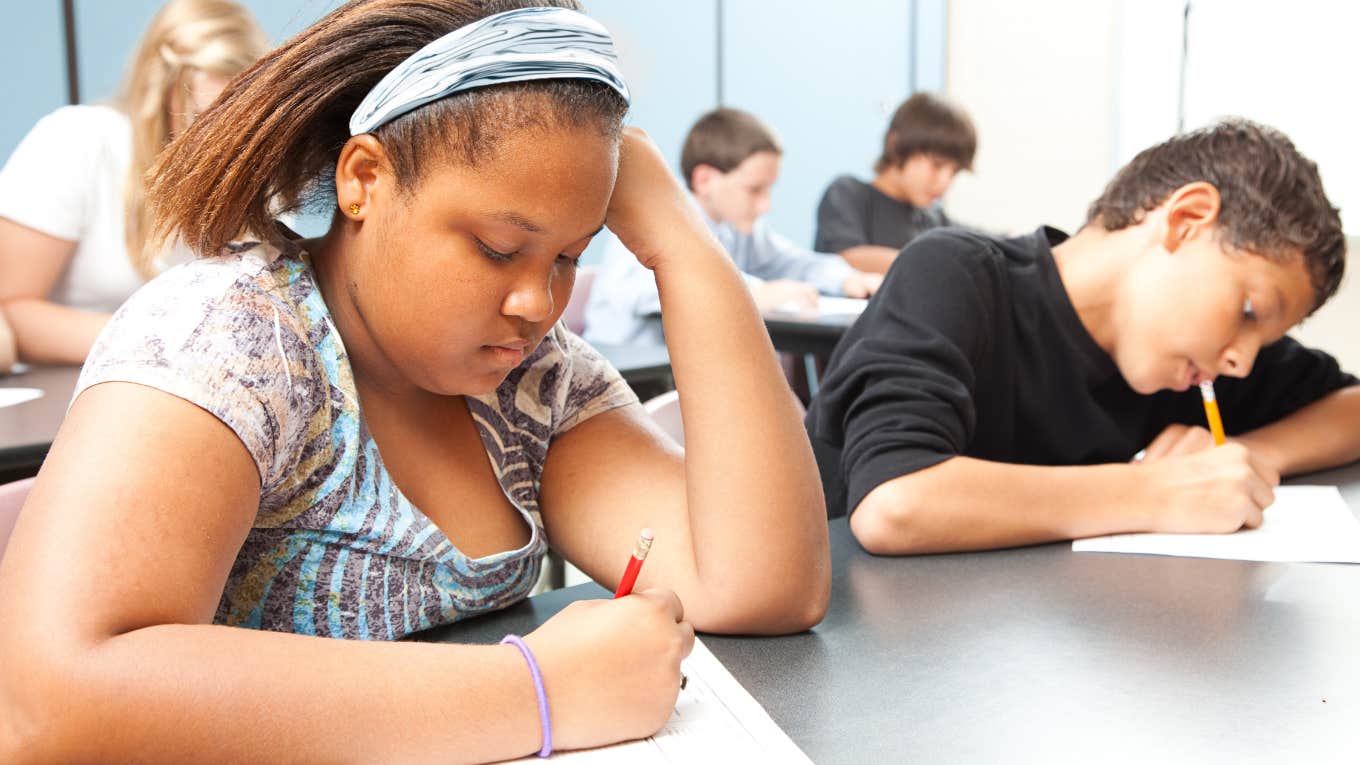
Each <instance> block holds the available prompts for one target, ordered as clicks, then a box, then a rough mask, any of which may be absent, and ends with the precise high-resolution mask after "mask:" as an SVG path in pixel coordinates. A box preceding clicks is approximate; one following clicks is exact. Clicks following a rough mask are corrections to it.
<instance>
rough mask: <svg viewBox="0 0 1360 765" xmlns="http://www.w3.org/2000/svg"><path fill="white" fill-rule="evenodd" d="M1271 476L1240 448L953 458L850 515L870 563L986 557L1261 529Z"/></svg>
mask: <svg viewBox="0 0 1360 765" xmlns="http://www.w3.org/2000/svg"><path fill="white" fill-rule="evenodd" d="M1278 481H1279V476H1278V475H1276V474H1274V473H1273V472H1272V471H1271V470H1270V469H1269V468H1268V467H1266V466H1264V465H1261V464H1259V462H1257V461H1256V460H1255V458H1254V457H1253V456H1252V455H1251V453H1250V452H1249V451H1248V450H1247V449H1246V448H1245V447H1243V446H1241V445H1229V446H1225V447H1223V448H1222V449H1217V450H1212V451H1209V452H1199V453H1197V454H1193V455H1187V456H1184V457H1176V458H1168V459H1165V460H1159V461H1157V462H1155V463H1149V464H1142V465H1140V464H1119V463H1115V464H1105V465H1082V466H1058V467H1054V466H1043V465H1015V464H1008V463H1001V462H989V461H986V460H979V459H974V458H971V457H952V458H950V459H947V460H945V461H944V462H941V463H939V464H937V465H935V466H933V467H930V468H926V469H925V470H921V471H918V472H914V473H909V474H907V475H904V476H899V477H897V478H894V479H892V480H890V481H886V482H884V483H882V484H879V485H878V486H877V487H876V488H874V489H873V490H872V491H870V492H869V493H868V494H867V495H865V497H864V499H863V500H862V501H861V502H860V503H859V505H858V507H857V508H856V509H855V511H854V513H853V514H852V515H851V516H850V529H851V531H852V532H853V533H854V534H855V537H856V539H858V540H859V542H860V544H861V545H863V546H864V548H865V549H866V550H868V551H869V552H871V553H874V554H876V555H910V554H920V553H940V552H959V551H964V550H990V549H996V548H1001V547H1015V546H1019V545H1029V544H1039V543H1042V542H1053V541H1057V540H1062V539H1078V538H1081V537H1089V536H1097V535H1101V534H1118V533H1125V532H1135V531H1161V532H1200V533H1213V532H1217V533H1230V532H1233V531H1236V530H1238V529H1240V528H1242V527H1243V526H1248V527H1254V526H1257V525H1260V522H1261V510H1262V509H1263V508H1265V507H1266V506H1268V505H1269V504H1270V502H1271V501H1273V495H1272V493H1271V487H1272V486H1274V485H1275V484H1276V483H1278Z"/></svg>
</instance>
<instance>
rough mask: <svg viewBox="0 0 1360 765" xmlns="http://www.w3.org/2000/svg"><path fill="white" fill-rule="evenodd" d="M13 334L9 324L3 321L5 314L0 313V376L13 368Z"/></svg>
mask: <svg viewBox="0 0 1360 765" xmlns="http://www.w3.org/2000/svg"><path fill="white" fill-rule="evenodd" d="M14 359H15V350H14V333H13V332H11V331H10V328H9V322H7V321H5V312H4V311H0V374H5V373H7V372H9V370H10V367H12V366H14Z"/></svg>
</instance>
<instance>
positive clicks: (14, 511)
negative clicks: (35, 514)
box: [0, 478, 37, 558]
mask: <svg viewBox="0 0 1360 765" xmlns="http://www.w3.org/2000/svg"><path fill="white" fill-rule="evenodd" d="M35 480H37V479H36V478H25V479H23V480H22V481H12V482H10V483H7V484H5V485H3V486H0V558H3V557H4V556H5V547H7V546H8V545H9V535H10V532H11V531H13V530H14V524H15V522H17V521H18V520H19V511H20V510H21V509H23V506H24V500H26V499H28V490H29V489H31V488H33V482H34V481H35Z"/></svg>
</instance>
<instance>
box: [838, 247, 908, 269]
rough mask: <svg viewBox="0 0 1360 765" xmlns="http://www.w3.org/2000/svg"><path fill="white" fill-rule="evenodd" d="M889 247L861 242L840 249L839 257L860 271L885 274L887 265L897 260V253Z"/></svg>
mask: <svg viewBox="0 0 1360 765" xmlns="http://www.w3.org/2000/svg"><path fill="white" fill-rule="evenodd" d="M898 252H900V250H894V249H893V248H891V247H881V246H879V245H876V244H861V245H859V246H858V247H850V248H848V249H845V250H841V253H840V255H841V257H842V258H845V262H847V263H849V264H850V265H852V266H854V267H855V268H856V269H858V270H860V271H868V272H869V273H873V274H886V273H888V267H889V266H891V265H892V264H893V261H894V260H897V253H898Z"/></svg>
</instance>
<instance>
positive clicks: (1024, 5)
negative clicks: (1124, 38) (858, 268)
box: [945, 0, 1119, 232]
mask: <svg viewBox="0 0 1360 765" xmlns="http://www.w3.org/2000/svg"><path fill="white" fill-rule="evenodd" d="M1118 5H1119V4H1118V2H1117V1H1116V0H1024V1H1023V2H1016V1H1015V0H951V1H950V4H949V21H948V23H949V46H948V68H947V70H946V73H945V82H946V85H945V91H946V93H947V94H948V95H949V97H950V98H952V99H954V100H955V101H957V102H958V103H960V104H961V105H962V106H963V107H964V108H965V109H967V110H968V111H969V113H970V114H971V115H972V117H973V121H974V122H975V124H976V125H977V129H978V154H977V158H976V161H975V162H974V174H971V175H970V174H967V173H965V174H963V175H961V176H960V177H959V179H958V180H957V181H956V182H955V185H954V188H953V189H952V190H951V191H950V193H949V195H948V197H947V198H946V200H945V209H946V210H947V211H948V212H949V214H950V215H952V216H953V217H954V218H956V219H958V220H960V221H962V222H965V223H971V224H973V225H977V226H982V227H984V228H987V229H991V230H995V231H1000V232H1011V231H1021V230H1029V229H1031V228H1033V227H1035V226H1037V225H1039V224H1041V223H1049V224H1053V225H1056V226H1058V227H1060V228H1064V229H1067V230H1069V231H1070V230H1073V229H1075V228H1076V227H1077V226H1078V225H1080V223H1081V222H1082V221H1083V220H1084V219H1085V212H1086V207H1087V206H1088V205H1089V204H1090V203H1091V201H1092V200H1093V199H1095V198H1096V196H1098V195H1099V194H1100V191H1101V190H1102V189H1103V188H1104V186H1105V183H1106V181H1108V180H1109V176H1110V174H1111V171H1112V169H1113V162H1114V153H1115V143H1114V140H1115V139H1114V130H1115V126H1114V122H1115V120H1114V114H1115V112H1114V107H1115V104H1114V89H1113V87H1112V83H1113V82H1114V79H1115V71H1116V64H1117V61H1116V55H1115V52H1116V50H1117V46H1116V39H1115V29H1116V25H1115V21H1116V17H1117V12H1118Z"/></svg>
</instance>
